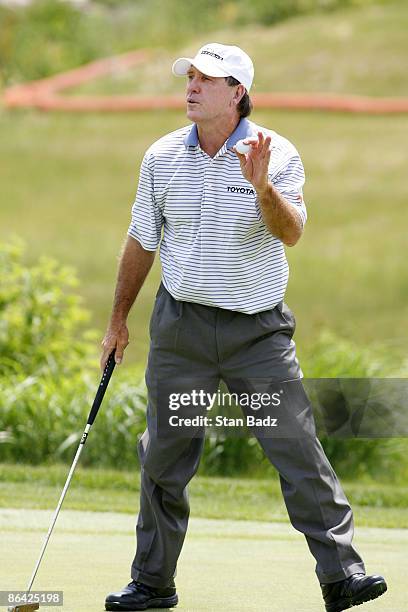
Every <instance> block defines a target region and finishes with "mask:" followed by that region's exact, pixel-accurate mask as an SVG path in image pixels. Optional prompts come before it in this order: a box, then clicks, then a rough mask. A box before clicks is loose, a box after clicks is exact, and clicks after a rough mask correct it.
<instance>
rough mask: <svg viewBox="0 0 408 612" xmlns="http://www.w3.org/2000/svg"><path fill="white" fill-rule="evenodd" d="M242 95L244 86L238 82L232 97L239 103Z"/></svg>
mask: <svg viewBox="0 0 408 612" xmlns="http://www.w3.org/2000/svg"><path fill="white" fill-rule="evenodd" d="M244 95H245V87H244V86H243V85H241V84H239V85H238V86H237V89H236V90H235V94H234V98H233V100H234V102H235V104H239V103H240V101H241V99H242V98H243V97H244Z"/></svg>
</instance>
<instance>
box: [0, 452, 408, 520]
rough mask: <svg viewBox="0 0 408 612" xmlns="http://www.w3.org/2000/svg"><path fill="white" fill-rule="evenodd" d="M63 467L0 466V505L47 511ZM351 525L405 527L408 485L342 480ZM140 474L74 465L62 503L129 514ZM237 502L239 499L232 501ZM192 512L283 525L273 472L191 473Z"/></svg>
mask: <svg viewBox="0 0 408 612" xmlns="http://www.w3.org/2000/svg"><path fill="white" fill-rule="evenodd" d="M67 474H68V466H62V465H53V466H37V467H33V466H24V465H21V466H18V465H4V464H3V465H2V466H0V508H7V507H13V508H31V509H37V510H39V509H47V508H48V509H50V508H53V507H55V506H56V504H57V501H58V499H59V495H60V492H61V491H62V487H63V485H64V483H65V480H66V477H67ZM342 485H343V488H344V490H345V492H346V494H347V496H348V498H349V500H350V503H351V504H352V507H353V510H354V514H355V520H356V524H357V525H360V526H365V527H388V528H396V527H398V528H408V488H407V487H404V486H396V485H391V484H387V483H385V482H384V481H378V482H376V481H371V482H361V481H359V482H342ZM139 492H140V474H139V470H138V469H137V468H135V470H134V471H120V472H119V471H116V470H97V469H90V468H82V467H81V466H79V468H78V469H77V471H76V473H75V476H74V478H73V480H72V483H71V486H70V489H69V492H68V495H67V497H66V500H65V502H64V507H65V508H67V509H71V510H81V511H104V512H119V513H122V512H123V513H132V512H137V510H138V506H139ZM238 500H239V503H237V501H238ZM190 502H191V508H192V516H195V517H197V518H212V519H220V520H221V519H223V520H224V519H225V520H226V519H234V520H252V521H278V522H283V523H288V522H289V521H288V516H287V512H286V508H285V506H284V502H283V498H282V494H281V491H280V486H279V481H278V478H277V476H276V475H275V476H273V477H271V478H268V479H265V478H264V479H253V478H214V477H211V478H209V477H205V476H196V477H195V478H194V479H193V481H192V482H191V484H190Z"/></svg>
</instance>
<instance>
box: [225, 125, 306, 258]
mask: <svg viewBox="0 0 408 612" xmlns="http://www.w3.org/2000/svg"><path fill="white" fill-rule="evenodd" d="M250 141H251V142H250ZM245 142H248V143H249V144H251V151H250V152H249V153H248V155H243V154H241V153H238V152H237V151H235V152H236V154H237V155H238V159H239V162H240V164H241V171H242V174H243V176H244V177H245V178H246V179H247V181H249V182H250V183H252V185H253V186H254V188H255V191H256V193H257V196H258V200H259V202H260V205H261V212H262V218H263V220H264V223H265V225H266V226H267V228H268V230H269V231H270V232H271V234H273V235H274V236H276V237H277V238H279V239H280V240H282V242H283V243H284V244H286V245H287V246H294V245H295V244H296V243H297V241H298V240H299V238H300V236H301V235H302V231H303V224H302V220H301V218H300V215H299V213H298V212H297V210H296V209H295V208H294V207H293V206H292V205H291V204H290V203H289V202H287V201H286V200H285V198H284V197H283V196H282V195H281V194H280V193H279V191H278V190H277V189H275V187H274V186H273V185H272V183H270V182H269V181H268V165H269V160H270V157H271V151H270V148H269V145H270V144H271V137H270V136H266V138H265V137H264V135H263V133H262V132H258V140H257V141H256V140H255V141H254V140H253V139H252V138H251V139H249V140H247V141H245Z"/></svg>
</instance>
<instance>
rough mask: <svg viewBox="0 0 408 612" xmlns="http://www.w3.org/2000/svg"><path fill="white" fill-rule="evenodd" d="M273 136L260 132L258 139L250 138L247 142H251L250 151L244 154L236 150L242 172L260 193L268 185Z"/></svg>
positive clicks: (245, 141)
mask: <svg viewBox="0 0 408 612" xmlns="http://www.w3.org/2000/svg"><path fill="white" fill-rule="evenodd" d="M271 140H272V139H271V137H270V136H266V137H265V136H264V135H263V133H262V132H258V139H257V140H255V139H254V138H248V139H246V140H244V143H245V144H250V145H251V149H250V151H249V153H247V154H242V153H238V151H236V150H235V148H234V151H235V153H236V154H237V156H238V159H239V163H240V165H241V172H242V174H243V176H244V178H246V180H247V181H249V182H250V183H252V185H253V186H254V188H255V190H256V192H257V193H258V195H261V194H262V193H263V192H265V190H266V189H267V187H268V167H269V160H270V158H271V150H270V144H271Z"/></svg>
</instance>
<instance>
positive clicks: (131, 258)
mask: <svg viewBox="0 0 408 612" xmlns="http://www.w3.org/2000/svg"><path fill="white" fill-rule="evenodd" d="M154 256H155V252H154V251H146V250H145V249H144V248H143V247H142V246H141V244H140V243H139V242H138V241H137V240H135V239H134V238H132V237H130V236H128V237H127V239H126V243H125V247H124V249H123V253H122V255H121V258H120V263H119V271H118V278H117V283H116V289H115V298H114V302H113V308H112V315H111V325H113V326H115V325H121V324H123V323H124V322H126V319H127V316H128V314H129V311H130V309H131V307H132V305H133V303H134V301H135V299H136V297H137V295H138V293H139V291H140V289H141V288H142V285H143V283H144V281H145V279H146V276H147V275H148V273H149V270H150V268H151V267H152V264H153V261H154Z"/></svg>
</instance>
